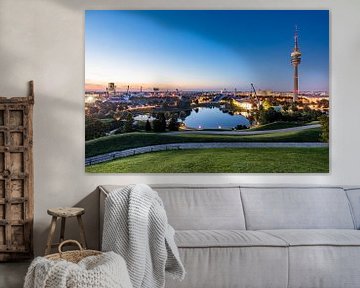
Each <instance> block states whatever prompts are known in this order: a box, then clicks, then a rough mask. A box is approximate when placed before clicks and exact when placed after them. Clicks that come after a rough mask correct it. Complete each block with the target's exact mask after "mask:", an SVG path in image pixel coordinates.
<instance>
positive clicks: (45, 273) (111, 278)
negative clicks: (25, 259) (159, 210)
mask: <svg viewBox="0 0 360 288" xmlns="http://www.w3.org/2000/svg"><path fill="white" fill-rule="evenodd" d="M55 287H56V288H75V287H76V288H89V287H97V288H132V285H131V282H130V278H129V274H128V272H127V268H126V263H125V261H124V259H123V258H122V257H121V256H120V255H117V254H115V253H113V252H109V253H103V254H102V255H98V256H89V257H86V258H84V259H82V260H81V261H80V262H79V263H77V264H75V263H71V262H68V261H65V260H60V261H54V260H49V259H47V258H44V257H37V258H35V259H34V261H33V262H32V263H31V265H30V267H29V269H28V272H27V274H26V277H25V283H24V288H55Z"/></svg>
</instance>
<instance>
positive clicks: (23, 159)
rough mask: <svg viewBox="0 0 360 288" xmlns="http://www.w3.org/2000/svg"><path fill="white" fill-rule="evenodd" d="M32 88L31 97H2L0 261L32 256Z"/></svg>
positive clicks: (0, 107) (0, 98) (0, 103)
mask: <svg viewBox="0 0 360 288" xmlns="http://www.w3.org/2000/svg"><path fill="white" fill-rule="evenodd" d="M33 104H34V95H33V86H32V82H30V96H28V97H12V98H6V97H0V261H9V260H17V259H24V258H29V257H32V254H33V245H32V244H33V243H32V226H33V160H32V143H33V140H32V130H33V129H32V111H33Z"/></svg>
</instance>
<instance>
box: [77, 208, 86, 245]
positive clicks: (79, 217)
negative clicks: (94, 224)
mask: <svg viewBox="0 0 360 288" xmlns="http://www.w3.org/2000/svg"><path fill="white" fill-rule="evenodd" d="M77 220H78V222H79V226H80V239H81V245H82V246H83V248H84V249H86V247H87V244H86V238H85V229H84V223H83V221H82V218H81V215H78V216H77Z"/></svg>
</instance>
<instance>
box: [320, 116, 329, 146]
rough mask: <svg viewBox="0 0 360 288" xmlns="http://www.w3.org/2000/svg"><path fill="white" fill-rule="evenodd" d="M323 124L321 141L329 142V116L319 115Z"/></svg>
mask: <svg viewBox="0 0 360 288" xmlns="http://www.w3.org/2000/svg"><path fill="white" fill-rule="evenodd" d="M319 121H320V125H321V134H320V137H321V141H323V142H326V143H329V116H327V115H322V116H320V117H319Z"/></svg>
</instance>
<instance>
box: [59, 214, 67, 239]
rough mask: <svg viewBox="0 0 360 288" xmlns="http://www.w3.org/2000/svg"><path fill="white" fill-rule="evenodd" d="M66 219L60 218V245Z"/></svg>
mask: <svg viewBox="0 0 360 288" xmlns="http://www.w3.org/2000/svg"><path fill="white" fill-rule="evenodd" d="M65 223H66V218H65V217H61V229H60V243H61V242H63V241H64V235H65Z"/></svg>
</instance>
